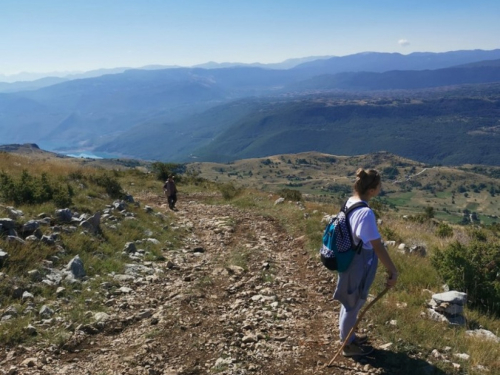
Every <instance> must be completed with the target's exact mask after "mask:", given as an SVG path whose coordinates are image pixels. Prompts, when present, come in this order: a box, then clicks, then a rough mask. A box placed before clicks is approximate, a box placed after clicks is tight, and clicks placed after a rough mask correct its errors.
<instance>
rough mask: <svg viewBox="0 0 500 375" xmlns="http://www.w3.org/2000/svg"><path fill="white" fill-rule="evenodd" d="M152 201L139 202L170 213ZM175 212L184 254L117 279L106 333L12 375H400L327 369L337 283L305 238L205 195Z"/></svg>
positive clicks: (13, 367) (345, 363) (371, 362)
mask: <svg viewBox="0 0 500 375" xmlns="http://www.w3.org/2000/svg"><path fill="white" fill-rule="evenodd" d="M139 199H140V197H139ZM148 199H149V201H144V200H141V202H142V203H143V204H148V205H150V206H151V207H153V209H154V210H155V211H159V212H165V211H166V210H168V206H167V205H166V204H165V203H166V202H163V200H162V199H161V198H160V197H149V198H148ZM178 207H179V210H178V211H177V212H175V213H174V215H175V219H174V220H172V221H171V222H170V223H169V225H170V227H171V229H172V230H177V231H179V234H181V233H187V236H185V242H184V245H183V247H182V248H180V249H172V250H168V251H165V252H164V256H165V258H166V260H165V261H163V262H154V263H152V262H142V263H140V262H138V263H137V275H136V276H130V275H117V276H118V277H116V282H117V283H118V284H119V285H117V287H119V289H117V291H116V292H115V293H113V294H112V296H110V298H109V299H108V300H107V301H106V304H107V305H108V306H109V311H108V314H107V315H103V316H102V326H103V329H102V330H101V331H99V332H93V331H92V329H91V327H89V326H86V327H77V329H75V331H74V334H73V336H72V338H71V340H70V342H68V343H66V344H65V345H64V347H63V348H62V349H60V348H56V347H55V346H53V347H49V348H46V349H43V350H40V349H37V348H34V347H32V348H31V347H18V348H15V349H13V350H11V351H10V352H9V355H10V357H11V358H10V360H9V359H8V358H7V360H4V361H3V362H2V364H1V365H0V366H1V368H2V370H3V373H5V374H7V373H8V374H11V375H12V374H16V373H17V374H93V375H95V374H97V375H98V374H103V375H104V374H148V375H154V374H163V375H188V374H193V375H194V374H241V375H244V374H292V375H293V374H366V373H379V374H390V373H397V372H391V370H390V368H388V367H387V366H385V368H384V367H380V366H381V365H384V361H382V363H378V362H380V361H375V359H376V358H375V359H373V358H372V359H370V358H368V359H362V360H361V362H359V361H358V362H356V361H355V360H353V359H346V358H343V357H342V358H340V360H339V361H338V366H336V367H332V368H328V369H323V368H322V366H323V365H324V364H325V363H327V362H328V361H329V360H330V359H331V357H332V356H333V354H334V353H335V351H336V350H337V348H338V347H339V344H338V342H337V337H338V333H337V331H336V320H337V312H338V304H337V303H334V302H333V301H332V299H331V295H332V292H333V288H334V283H333V279H334V275H333V274H331V273H329V272H328V271H326V270H325V269H324V268H323V267H322V266H321V265H320V264H319V263H318V261H317V259H315V258H314V257H311V256H310V254H309V253H308V252H306V251H305V250H304V249H303V248H302V244H301V239H300V238H295V239H294V238H290V237H288V236H287V235H286V233H285V231H284V230H282V229H281V228H280V225H279V223H278V222H277V221H275V220H274V219H272V218H270V217H267V216H260V215H258V214H255V213H251V212H248V211H244V210H240V209H237V208H235V207H232V206H230V205H224V206H220V205H217V206H215V205H209V204H206V203H204V199H203V196H198V195H191V196H190V195H185V196H184V197H183V199H182V201H180V202H179V203H178ZM183 237H184V235H183ZM382 357H383V356H382ZM377 363H378V364H377ZM385 364H386V363H385ZM376 366H377V367H376Z"/></svg>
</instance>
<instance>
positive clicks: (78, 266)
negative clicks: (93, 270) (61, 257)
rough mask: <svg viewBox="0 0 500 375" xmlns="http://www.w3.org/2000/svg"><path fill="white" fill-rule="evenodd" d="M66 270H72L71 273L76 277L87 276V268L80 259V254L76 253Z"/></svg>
mask: <svg viewBox="0 0 500 375" xmlns="http://www.w3.org/2000/svg"><path fill="white" fill-rule="evenodd" d="M66 270H68V271H70V272H71V275H72V276H73V277H74V278H75V279H82V278H84V277H85V275H86V273H85V269H84V267H83V261H82V260H81V259H80V257H79V256H78V255H76V256H75V257H74V258H73V259H71V260H70V261H69V263H68V265H67V266H66Z"/></svg>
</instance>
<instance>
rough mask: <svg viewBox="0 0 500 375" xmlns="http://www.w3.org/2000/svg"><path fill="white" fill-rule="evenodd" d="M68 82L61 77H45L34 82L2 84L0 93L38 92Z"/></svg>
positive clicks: (0, 84) (0, 83)
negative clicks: (43, 88)
mask: <svg viewBox="0 0 500 375" xmlns="http://www.w3.org/2000/svg"><path fill="white" fill-rule="evenodd" d="M64 81H66V79H65V78H60V77H45V78H40V79H37V80H34V81H20V82H13V83H6V82H0V92H17V91H26V90H37V89H40V88H42V87H46V86H51V85H55V84H57V83H61V82H64Z"/></svg>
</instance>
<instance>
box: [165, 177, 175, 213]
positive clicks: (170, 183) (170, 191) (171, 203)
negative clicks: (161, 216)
mask: <svg viewBox="0 0 500 375" xmlns="http://www.w3.org/2000/svg"><path fill="white" fill-rule="evenodd" d="M163 191H164V192H165V195H166V196H167V200H168V207H169V208H170V209H171V210H174V209H175V203H176V202H177V187H176V186H175V182H174V176H172V175H170V176H168V180H167V181H165V185H163Z"/></svg>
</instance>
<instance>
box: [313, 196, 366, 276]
mask: <svg viewBox="0 0 500 375" xmlns="http://www.w3.org/2000/svg"><path fill="white" fill-rule="evenodd" d="M346 204H347V202H346V203H344V205H343V206H342V209H341V210H340V212H339V214H338V215H336V216H334V217H333V218H332V219H331V220H330V222H329V223H328V224H327V225H326V228H325V232H324V233H323V244H322V246H321V248H320V251H319V252H320V255H321V262H322V263H323V265H324V266H325V267H326V268H328V269H329V270H331V271H338V272H344V271H345V270H347V269H348V268H349V265H350V264H351V262H352V260H353V258H354V255H355V254H356V253H359V252H360V251H361V248H362V247H363V241H359V243H358V245H356V246H355V245H354V240H353V238H352V231H351V225H350V224H349V214H350V213H351V212H353V211H355V210H357V209H358V208H361V207H369V206H368V204H367V203H366V202H358V203H355V204H353V205H352V206H351V207H349V208H348V209H346Z"/></svg>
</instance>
